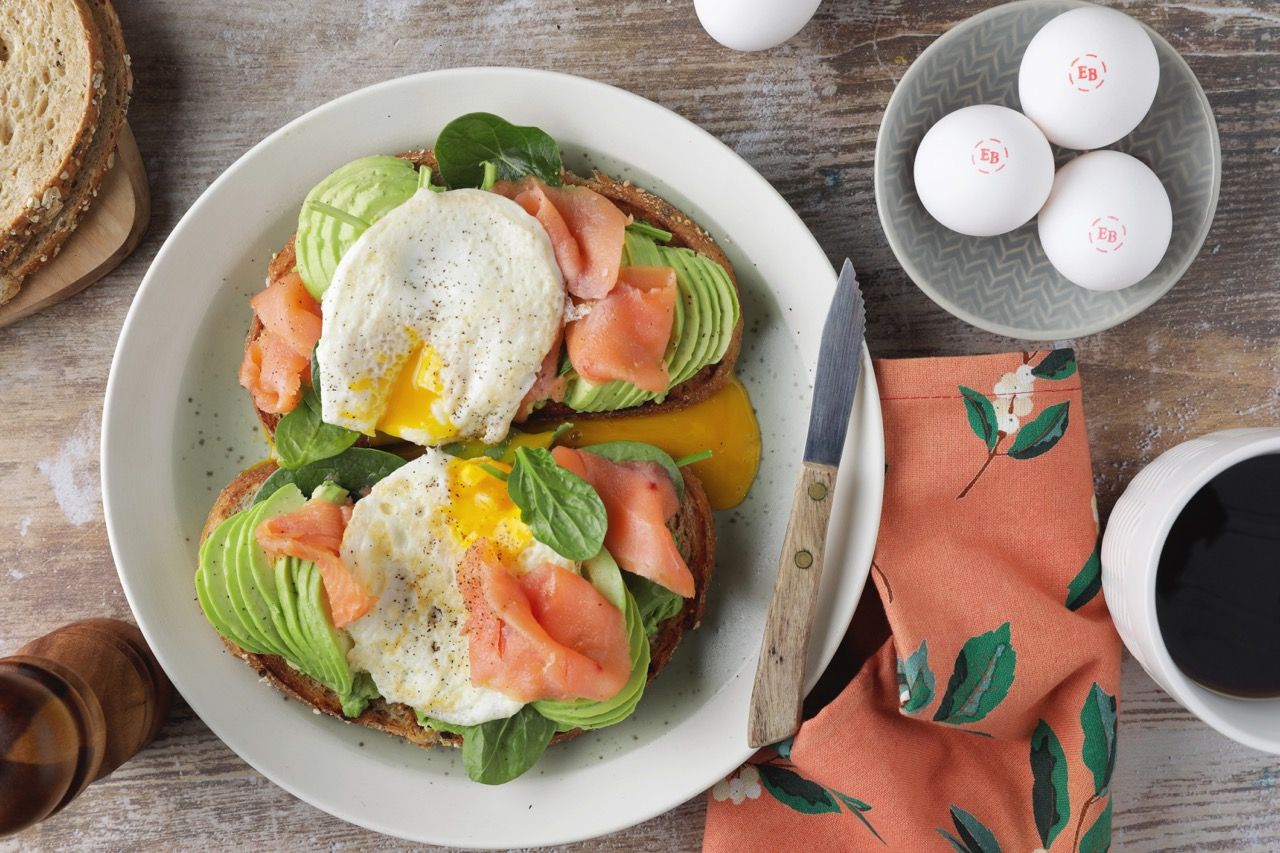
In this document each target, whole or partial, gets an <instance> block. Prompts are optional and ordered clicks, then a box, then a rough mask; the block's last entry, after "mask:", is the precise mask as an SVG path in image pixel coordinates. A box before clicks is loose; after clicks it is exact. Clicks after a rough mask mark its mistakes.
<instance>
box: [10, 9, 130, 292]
mask: <svg viewBox="0 0 1280 853" xmlns="http://www.w3.org/2000/svg"><path fill="white" fill-rule="evenodd" d="M83 2H84V5H85V6H86V8H88V10H89V12H90V14H91V15H92V17H93V22H94V24H95V26H96V28H97V32H98V35H99V37H100V39H101V48H102V65H103V68H102V84H101V93H100V95H97V97H98V99H99V105H98V121H97V127H96V129H95V130H94V133H93V138H92V140H91V141H90V143H89V145H88V146H87V148H86V149H85V152H84V155H83V158H82V161H81V166H80V169H79V170H77V171H76V173H75V174H74V175H72V176H71V179H70V182H69V184H68V185H67V187H66V193H65V196H64V200H63V205H62V208H61V209H60V210H59V211H58V213H57V214H56V215H54V216H52V217H46V218H45V219H44V221H43V222H42V224H41V227H40V229H39V230H38V231H36V232H34V233H33V234H32V235H31V237H30V238H29V239H28V240H26V241H25V243H24V244H23V245H22V246H21V248H19V249H18V250H17V251H16V252H14V253H13V254H12V255H11V256H10V257H6V258H4V259H3V260H0V305H2V304H4V303H5V302H7V301H9V300H10V299H12V298H13V297H14V296H15V295H16V294H17V292H18V289H19V287H21V285H22V282H23V280H24V279H25V278H27V276H29V275H31V274H32V273H34V272H35V271H36V270H38V269H40V268H41V267H42V266H44V265H45V264H46V263H48V262H49V261H50V260H52V259H53V258H55V257H57V255H58V252H59V251H61V249H62V245H63V243H65V242H66V240H67V238H68V237H70V236H71V233H72V232H73V231H75V229H76V226H77V225H79V224H80V220H81V219H82V218H83V217H84V214H85V212H86V211H88V209H89V206H90V205H91V204H92V203H93V200H94V199H95V198H97V195H98V190H99V189H101V187H102V182H103V180H104V179H105V178H106V174H107V172H108V171H109V170H110V169H111V168H112V167H113V166H114V165H115V157H116V142H117V141H118V140H119V138H120V129H121V128H122V127H123V126H124V120H125V114H126V113H127V112H128V109H129V99H130V97H131V96H132V93H133V72H132V71H131V70H130V67H129V54H128V53H127V51H126V48H125V43H124V31H123V30H122V29H121V27H120V18H119V17H117V15H116V10H115V9H114V8H113V7H112V5H111V3H110V0H83Z"/></svg>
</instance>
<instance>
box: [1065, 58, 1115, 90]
mask: <svg viewBox="0 0 1280 853" xmlns="http://www.w3.org/2000/svg"><path fill="white" fill-rule="evenodd" d="M1105 82H1107V63H1106V62H1104V61H1103V60H1102V57H1100V56H1098V54H1096V53H1083V54H1081V55H1080V56H1077V57H1076V58H1075V59H1073V60H1071V67H1070V69H1068V71H1067V83H1068V84H1070V85H1071V86H1074V87H1075V90H1076V91H1077V92H1086V93H1088V92H1096V91H1098V90H1099V89H1101V88H1102V84H1103V83H1105Z"/></svg>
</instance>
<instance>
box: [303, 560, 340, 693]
mask: <svg viewBox="0 0 1280 853" xmlns="http://www.w3.org/2000/svg"><path fill="white" fill-rule="evenodd" d="M297 572H298V593H299V595H300V596H301V597H300V599H299V602H298V616H299V617H300V620H301V622H302V623H303V630H305V631H306V632H307V636H308V637H309V638H310V640H311V656H310V657H311V660H310V663H311V664H312V665H313V666H314V667H315V670H314V674H315V675H316V676H318V677H319V680H320V681H323V682H324V683H325V684H327V685H328V686H329V687H330V689H332V690H333V692H334V693H337V694H338V695H339V696H342V695H345V694H347V693H350V692H351V684H352V675H351V666H350V665H349V664H348V663H347V651H348V650H349V649H350V648H351V640H350V639H349V638H347V637H346V635H345V634H341V633H339V631H338V629H337V628H335V627H333V616H332V614H331V613H330V611H329V597H328V596H327V595H326V594H325V591H324V581H323V579H322V578H321V577H320V570H319V569H318V568H316V564H315V563H311V562H308V561H306V560H298V561H297Z"/></svg>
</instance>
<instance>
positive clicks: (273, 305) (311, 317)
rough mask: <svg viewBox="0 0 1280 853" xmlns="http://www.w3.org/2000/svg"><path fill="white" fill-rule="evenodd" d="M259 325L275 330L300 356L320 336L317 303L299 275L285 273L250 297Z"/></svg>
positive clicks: (305, 355)
mask: <svg viewBox="0 0 1280 853" xmlns="http://www.w3.org/2000/svg"><path fill="white" fill-rule="evenodd" d="M249 304H250V305H252V306H253V310H254V311H255V312H256V313H257V315H258V319H259V320H261V321H262V325H264V326H266V327H267V329H268V330H269V331H272V332H275V333H276V334H277V335H279V336H280V337H281V338H283V339H284V341H285V342H286V343H287V344H289V346H291V347H292V348H293V351H294V352H296V353H297V354H298V355H300V356H302V357H303V358H306V359H310V358H311V351H312V350H314V349H315V348H316V342H317V341H319V340H320V303H319V302H317V301H316V300H315V298H314V297H313V296H312V295H311V294H310V293H308V292H307V288H306V285H304V284H303V283H302V276H300V275H298V274H297V273H296V272H290V273H287V274H285V275H283V276H281V277H280V278H277V279H276V280H274V281H272V282H271V284H269V285H268V286H267V289H266V290H263V291H260V292H259V293H258V295H256V296H254V297H253V299H251V300H249Z"/></svg>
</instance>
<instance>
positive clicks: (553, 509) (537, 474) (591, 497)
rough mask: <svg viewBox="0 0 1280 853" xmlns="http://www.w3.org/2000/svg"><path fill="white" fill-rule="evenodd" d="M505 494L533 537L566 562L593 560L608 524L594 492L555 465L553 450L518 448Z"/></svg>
mask: <svg viewBox="0 0 1280 853" xmlns="http://www.w3.org/2000/svg"><path fill="white" fill-rule="evenodd" d="M515 459H516V462H515V467H514V468H512V469H511V476H510V477H509V478H508V480H507V492H508V493H509V494H510V495H511V500H512V501H514V502H515V505H516V506H518V507H520V518H521V519H523V520H524V523H525V524H527V525H529V527H530V528H531V529H532V530H533V538H535V539H537V540H538V541H539V542H541V543H543V544H544V545H548V546H550V547H551V548H552V550H554V551H555V552H556V553H557V554H559V555H561V556H562V557H567V558H568V559H570V560H586V559H589V558H591V557H594V556H595V555H596V554H597V553H599V551H600V547H601V546H602V545H603V544H604V531H605V527H606V526H607V524H608V518H607V516H606V515H605V511H604V503H603V502H602V501H601V500H600V496H599V495H598V494H596V490H595V489H593V488H591V485H590V484H589V483H587V481H586V480H583V479H582V478H581V477H579V476H578V475H577V474H574V473H573V472H572V471H568V470H565V469H564V468H561V467H560V466H559V465H557V464H556V460H555V459H554V458H553V457H552V456H551V451H549V450H546V449H543V448H540V447H539V448H533V449H530V448H528V447H517V448H516V455H515Z"/></svg>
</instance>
